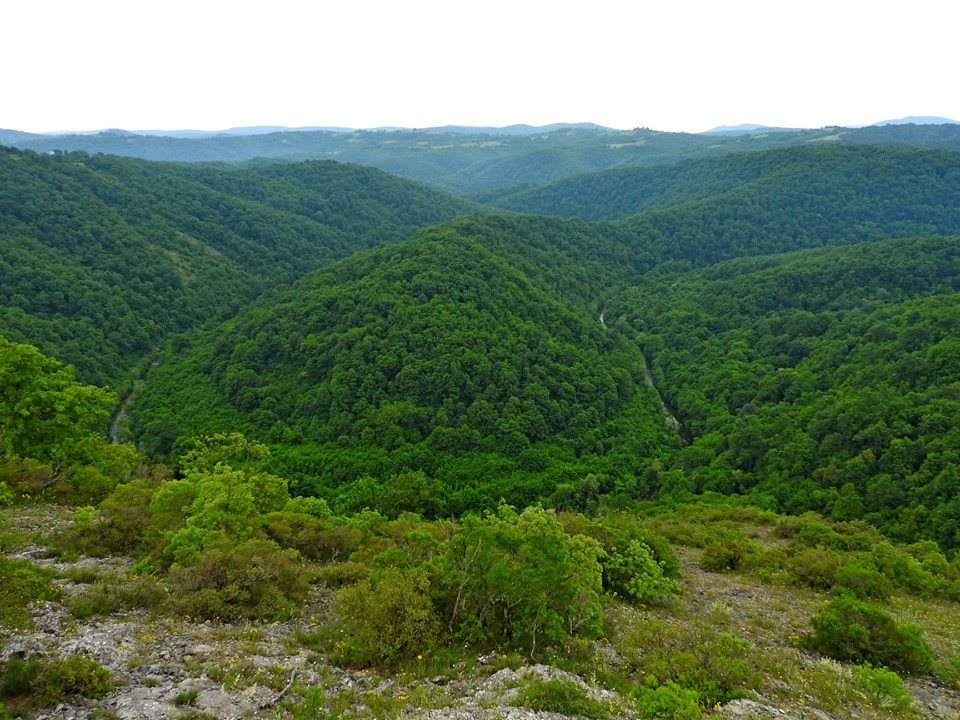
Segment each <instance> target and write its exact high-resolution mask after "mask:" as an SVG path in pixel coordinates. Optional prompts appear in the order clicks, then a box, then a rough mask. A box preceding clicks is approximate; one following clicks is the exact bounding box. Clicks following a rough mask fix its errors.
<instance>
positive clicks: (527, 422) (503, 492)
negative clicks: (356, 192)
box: [134, 221, 675, 516]
mask: <svg viewBox="0 0 960 720" xmlns="http://www.w3.org/2000/svg"><path fill="white" fill-rule="evenodd" d="M517 228H518V229H519V230H521V231H524V232H531V233H532V232H533V231H532V230H530V229H529V228H527V226H526V225H522V224H518V225H517ZM560 229H563V228H560ZM499 232H500V230H498V231H497V232H496V233H490V228H488V227H485V226H484V225H483V224H481V223H479V221H478V222H473V223H471V222H467V221H464V222H463V223H461V224H456V225H454V226H451V227H446V228H439V229H433V230H429V231H424V232H422V233H421V234H419V235H418V236H417V237H415V238H413V239H411V240H410V241H408V242H406V243H403V244H402V245H399V246H390V247H384V248H378V249H377V250H375V251H372V252H370V253H364V254H357V255H355V256H353V257H351V258H350V259H348V260H346V261H343V262H341V263H337V264H335V265H334V266H331V267H330V268H329V269H325V270H321V271H319V272H317V273H315V274H313V275H311V276H310V277H309V278H306V279H305V280H303V281H302V282H300V283H298V284H297V285H296V286H295V287H294V288H293V289H292V290H291V291H289V292H287V293H285V294H283V295H282V296H279V297H276V298H273V299H272V300H271V301H270V302H269V303H264V304H262V305H260V306H258V307H256V308H255V309H252V310H251V311H249V312H247V313H245V314H244V315H243V316H241V317H240V318H238V319H237V320H235V321H233V322H231V323H229V324H228V325H226V326H224V327H222V328H220V329H219V330H218V331H217V332H216V333H215V334H210V335H209V336H208V337H206V338H203V339H202V341H201V342H200V343H198V345H197V347H196V348H195V349H194V350H193V351H192V352H190V353H189V354H187V355H186V356H185V357H184V358H183V359H182V360H181V361H178V362H171V363H169V364H167V365H166V366H162V367H160V368H157V370H156V371H155V372H154V373H153V374H152V375H151V381H150V383H149V384H148V387H147V389H146V390H145V392H144V393H143V395H142V396H141V397H140V398H138V402H137V409H136V410H135V413H134V418H135V420H137V419H138V418H145V420H144V421H143V422H140V421H138V422H136V423H135V431H136V432H138V433H139V434H140V436H141V437H142V438H144V439H145V440H146V442H147V444H148V445H151V446H154V445H156V442H157V441H158V439H159V438H157V436H156V435H155V434H154V427H155V425H154V423H155V420H153V419H151V418H157V417H167V418H171V419H173V424H174V425H175V426H176V427H178V428H180V432H189V433H195V432H224V431H226V430H229V429H237V428H239V429H243V430H244V432H245V433H246V434H248V435H250V436H256V437H259V438H261V439H264V440H267V441H269V442H271V443H273V444H274V445H275V451H274V455H273V460H272V463H273V466H274V467H275V468H276V469H277V471H278V472H279V473H280V474H282V475H284V476H285V477H289V478H291V479H293V480H295V481H296V483H297V487H298V488H299V489H300V490H301V492H313V493H317V494H325V495H326V496H327V497H328V498H329V499H330V500H331V501H332V503H333V505H334V506H335V507H336V508H338V509H339V510H340V511H343V512H351V511H357V510H360V509H362V508H364V507H370V508H377V509H378V510H380V511H381V512H384V513H386V514H388V515H391V516H392V515H396V514H398V513H400V512H404V511H407V510H416V511H418V512H425V513H427V514H430V515H441V514H445V513H450V512H452V513H454V514H456V513H460V512H463V511H464V510H466V509H470V508H480V507H489V506H490V505H493V504H495V503H496V502H497V500H499V499H501V498H502V499H506V500H508V501H513V502H516V503H517V504H518V505H525V504H527V503H529V502H532V501H534V500H535V499H537V498H538V497H541V496H543V495H545V494H547V493H549V492H550V491H552V490H553V488H554V487H555V486H556V485H557V484H558V482H559V481H560V480H561V479H562V478H565V477H566V476H568V475H569V474H571V473H573V472H576V473H577V474H578V475H580V476H581V477H582V476H584V475H586V474H587V473H586V472H585V470H586V469H587V467H591V466H592V468H594V469H596V470H601V469H603V468H609V469H610V471H611V472H614V471H615V472H616V473H617V474H618V475H621V476H623V475H626V474H629V473H630V472H631V471H637V470H639V467H640V465H641V463H642V462H644V461H645V459H646V458H648V457H650V456H651V455H652V454H656V453H657V452H658V451H659V452H662V450H658V448H663V447H666V446H669V445H670V444H671V441H672V439H671V433H670V430H669V428H667V427H666V426H665V424H664V422H663V420H662V416H661V415H660V412H659V410H658V409H657V407H656V405H655V400H654V397H653V396H652V395H651V394H650V392H649V390H648V388H646V387H645V384H644V381H643V365H642V359H641V358H640V357H639V355H638V353H637V350H636V347H634V346H631V345H630V344H629V343H628V342H626V341H624V340H623V339H622V338H619V337H617V336H616V335H615V334H613V333H611V332H605V331H604V328H603V326H602V325H600V323H599V322H597V320H596V317H595V316H592V313H591V314H590V315H587V314H586V313H584V312H583V311H582V310H581V309H579V307H578V305H577V304H573V303H566V302H560V301H558V300H556V299H554V298H552V297H550V296H548V295H547V294H546V293H545V292H544V291H543V290H542V289H541V288H540V287H538V284H535V283H533V282H531V281H530V280H529V279H528V278H526V277H525V276H524V275H523V274H521V273H520V272H518V271H517V270H515V269H514V268H513V267H511V266H510V265H508V264H507V263H506V262H505V261H504V260H503V259H501V257H499V256H498V255H497V254H494V253H493V252H492V251H491V250H489V249H488V248H487V247H486V244H487V243H488V240H487V239H486V234H487V233H490V234H493V235H494V237H499V238H501V241H502V236H501V235H500V234H499ZM546 280H547V279H546V278H544V282H545V281H546ZM571 295H573V293H571ZM198 398H205V399H204V400H202V401H200V402H198ZM198 404H199V405H200V406H202V408H226V410H225V411H223V412H221V411H220V410H217V414H216V415H210V414H208V412H207V410H206V409H201V410H199V411H198V410H197V407H198ZM674 437H675V436H674ZM673 442H675V440H673Z"/></svg>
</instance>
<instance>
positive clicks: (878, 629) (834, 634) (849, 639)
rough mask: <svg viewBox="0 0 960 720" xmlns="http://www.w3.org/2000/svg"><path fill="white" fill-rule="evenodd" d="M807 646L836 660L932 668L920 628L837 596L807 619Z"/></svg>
mask: <svg viewBox="0 0 960 720" xmlns="http://www.w3.org/2000/svg"><path fill="white" fill-rule="evenodd" d="M810 623H811V625H813V634H812V635H809V636H807V638H806V645H807V647H808V648H809V649H811V650H813V651H815V652H818V653H820V654H822V655H827V656H829V657H832V658H834V659H836V660H841V661H845V662H855V663H870V664H871V665H880V666H883V667H887V668H890V669H891V670H896V671H898V672H906V673H926V672H930V671H931V670H932V669H933V652H932V651H931V650H930V646H929V645H927V643H926V642H925V641H924V640H923V638H922V637H921V635H920V630H919V629H918V628H915V627H910V626H906V625H900V624H898V623H897V622H895V621H894V620H893V618H891V617H890V616H889V615H886V614H885V613H883V612H881V611H880V610H878V609H876V608H874V607H872V606H870V605H868V604H866V603H864V602H862V601H860V600H857V599H856V598H855V597H853V596H851V595H841V596H840V597H838V598H837V599H835V600H833V601H831V602H830V603H829V604H828V605H827V606H826V607H825V608H824V609H823V610H822V611H821V612H820V613H818V614H817V615H815V616H814V617H813V618H811V620H810Z"/></svg>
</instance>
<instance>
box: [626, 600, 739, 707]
mask: <svg viewBox="0 0 960 720" xmlns="http://www.w3.org/2000/svg"><path fill="white" fill-rule="evenodd" d="M618 630H619V629H618ZM616 641H617V644H618V646H619V648H620V650H621V652H622V653H623V655H624V660H625V661H626V666H625V667H626V669H628V670H629V671H630V672H631V674H632V676H633V677H635V678H637V680H638V682H641V683H643V684H646V685H648V686H650V687H656V686H658V685H664V684H666V683H675V684H676V685H677V686H678V687H679V688H683V689H684V690H685V691H693V692H694V693H696V701H697V703H699V705H700V706H701V707H704V708H709V707H712V706H713V705H715V704H716V703H720V702H725V701H727V700H731V699H733V698H736V697H742V696H743V695H744V694H745V693H746V691H747V690H748V689H751V688H753V687H754V686H755V685H756V683H757V682H758V677H757V675H756V673H755V671H754V670H753V669H752V668H751V666H750V664H749V662H748V658H749V657H750V653H751V647H750V645H749V643H747V642H746V641H745V640H742V639H739V638H736V637H733V636H732V635H729V634H727V633H723V632H718V631H717V630H715V629H713V628H712V627H709V626H706V625H700V624H697V623H692V622H685V623H682V624H681V623H677V622H669V621H666V620H661V619H659V618H654V617H650V616H648V617H646V618H644V619H643V620H642V621H641V622H640V623H638V624H635V625H632V626H631V627H629V629H628V630H626V631H625V632H618V633H617V640H616ZM674 696H676V697H674ZM690 697H692V696H691V695H690V694H689V692H684V693H679V694H677V693H675V692H674V691H673V690H672V689H671V690H665V691H663V694H662V696H661V697H660V700H662V701H663V702H667V701H668V700H669V699H670V698H673V699H675V700H676V701H677V704H678V706H679V707H681V708H683V707H685V706H686V705H687V704H688V703H687V699H689V698H690ZM660 700H654V699H650V701H651V702H655V703H656V702H659V701H660ZM668 717H669V716H668Z"/></svg>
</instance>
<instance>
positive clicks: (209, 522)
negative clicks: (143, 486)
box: [151, 433, 290, 564]
mask: <svg viewBox="0 0 960 720" xmlns="http://www.w3.org/2000/svg"><path fill="white" fill-rule="evenodd" d="M267 455H268V451H267V448H266V447H265V446H264V445H262V444H259V443H254V442H249V441H247V440H246V438H244V437H243V436H242V435H240V434H239V433H233V434H230V435H214V436H210V437H204V438H199V439H197V440H196V441H195V447H194V448H193V449H191V450H189V451H188V452H186V453H185V454H184V455H183V456H182V457H181V465H182V467H183V473H184V478H183V480H181V481H175V482H173V483H166V484H164V485H162V486H161V487H160V488H159V490H158V491H157V493H156V495H155V497H154V499H153V501H152V503H151V507H152V509H153V510H154V512H155V514H156V515H157V516H158V517H160V518H162V517H164V516H166V518H168V519H167V521H166V522H164V524H165V525H166V524H167V523H170V524H169V525H167V527H170V525H174V524H176V523H177V521H178V519H179V518H180V517H182V518H183V521H184V525H183V527H182V528H181V529H178V530H175V531H174V532H172V534H171V535H170V539H169V543H168V544H167V548H166V551H165V552H166V553H167V554H168V555H169V556H170V557H172V558H174V559H175V560H177V561H178V562H180V563H181V564H183V563H184V562H186V563H187V564H190V562H191V561H192V560H191V558H193V557H194V556H195V555H196V553H197V552H199V551H200V550H201V549H202V548H203V547H204V544H205V542H206V539H207V538H208V537H209V536H211V535H214V534H226V535H228V536H230V537H233V538H236V539H238V540H243V539H246V538H249V537H251V535H252V534H253V533H254V531H255V530H257V529H258V528H259V525H260V523H259V517H260V516H261V515H263V514H266V513H269V512H273V511H277V510H280V509H281V508H283V507H284V506H286V504H287V503H288V502H289V501H290V495H289V493H288V491H287V484H286V481H285V480H283V479H281V478H279V477H277V476H275V475H271V474H269V473H265V472H262V471H260V470H258V469H257V466H258V465H259V464H261V463H262V461H263V460H265V459H266V457H267ZM227 463H234V465H229V464H227ZM237 468H241V469H237ZM188 501H189V504H187V503H188Z"/></svg>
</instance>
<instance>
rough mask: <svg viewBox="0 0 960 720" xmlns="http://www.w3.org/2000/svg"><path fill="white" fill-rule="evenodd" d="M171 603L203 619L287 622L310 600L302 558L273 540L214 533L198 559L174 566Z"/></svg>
mask: <svg viewBox="0 0 960 720" xmlns="http://www.w3.org/2000/svg"><path fill="white" fill-rule="evenodd" d="M170 580H171V584H172V585H173V592H172V594H171V596H170V602H171V604H172V605H173V607H174V608H176V609H177V610H179V611H180V612H182V613H184V614H186V615H191V616H194V617H202V618H210V619H212V618H221V619H225V620H227V619H236V618H251V619H258V620H282V619H285V618H288V617H290V616H292V615H293V614H294V613H295V612H296V610H297V608H298V607H299V606H300V605H301V604H302V602H303V601H304V600H305V599H306V596H307V591H308V590H309V586H308V585H307V582H306V579H305V576H304V570H303V567H302V566H301V563H300V561H299V558H298V557H297V556H296V553H294V552H293V551H291V550H282V549H281V548H280V547H279V546H277V545H276V543H273V542H271V541H269V540H245V541H242V542H235V541H233V540H231V539H230V538H228V537H226V536H225V535H222V534H220V535H216V536H212V538H211V539H209V540H208V541H207V543H206V546H205V548H204V550H203V551H202V552H201V553H200V555H199V557H198V558H197V560H196V562H195V563H193V564H191V565H186V566H180V565H174V566H173V567H172V568H171V569H170Z"/></svg>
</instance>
